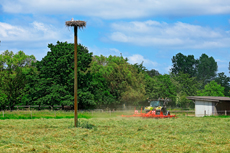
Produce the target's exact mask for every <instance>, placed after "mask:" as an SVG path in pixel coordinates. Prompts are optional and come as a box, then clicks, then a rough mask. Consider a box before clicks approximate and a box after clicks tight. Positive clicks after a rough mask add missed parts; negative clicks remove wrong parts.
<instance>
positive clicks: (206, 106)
mask: <svg viewBox="0 0 230 153" xmlns="http://www.w3.org/2000/svg"><path fill="white" fill-rule="evenodd" d="M212 106H213V104H212V102H208V101H195V115H196V116H198V117H202V116H204V111H206V115H207V116H209V115H212V112H213V110H212V108H213V107H212Z"/></svg>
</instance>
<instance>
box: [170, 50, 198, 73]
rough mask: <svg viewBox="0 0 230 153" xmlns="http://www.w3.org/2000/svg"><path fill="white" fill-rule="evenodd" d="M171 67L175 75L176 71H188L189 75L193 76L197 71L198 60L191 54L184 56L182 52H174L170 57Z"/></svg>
mask: <svg viewBox="0 0 230 153" xmlns="http://www.w3.org/2000/svg"><path fill="white" fill-rule="evenodd" d="M172 63H173V67H172V69H171V71H172V73H173V74H175V75H177V74H178V73H180V72H182V73H188V74H189V75H190V77H195V76H196V72H197V63H198V61H197V60H196V59H195V58H194V56H193V55H188V56H185V55H183V54H182V53H178V54H176V56H173V58H172Z"/></svg>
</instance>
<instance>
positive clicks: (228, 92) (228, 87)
mask: <svg viewBox="0 0 230 153" xmlns="http://www.w3.org/2000/svg"><path fill="white" fill-rule="evenodd" d="M215 81H216V82H217V83H218V84H220V85H221V86H222V87H224V95H225V96H228V97H230V84H229V82H230V77H227V76H226V75H224V72H222V73H218V76H217V77H216V78H215Z"/></svg>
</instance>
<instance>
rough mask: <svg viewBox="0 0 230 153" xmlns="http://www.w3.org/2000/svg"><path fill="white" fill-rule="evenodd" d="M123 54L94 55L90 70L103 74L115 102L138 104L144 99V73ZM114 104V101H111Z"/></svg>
mask: <svg viewBox="0 0 230 153" xmlns="http://www.w3.org/2000/svg"><path fill="white" fill-rule="evenodd" d="M127 60H128V59H124V58H123V57H122V56H121V57H118V56H109V57H105V56H102V55H101V56H94V58H93V61H92V63H91V67H90V69H89V70H90V72H91V73H96V74H98V75H101V76H103V78H105V81H106V86H108V88H109V91H108V92H109V93H110V94H111V95H112V96H113V97H114V98H115V99H116V102H115V101H113V104H118V103H120V102H126V103H130V104H137V103H138V102H139V101H141V100H142V99H144V95H145V86H144V75H143V73H142V72H139V73H138V68H136V67H135V66H133V65H130V64H129V63H128V62H127ZM111 104H112V103H111Z"/></svg>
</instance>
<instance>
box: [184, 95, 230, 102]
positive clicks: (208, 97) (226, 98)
mask: <svg viewBox="0 0 230 153" xmlns="http://www.w3.org/2000/svg"><path fill="white" fill-rule="evenodd" d="M187 98H188V99H190V100H201V101H211V102H222V101H227V102H230V98H229V97H213V96H189V97H187Z"/></svg>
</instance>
